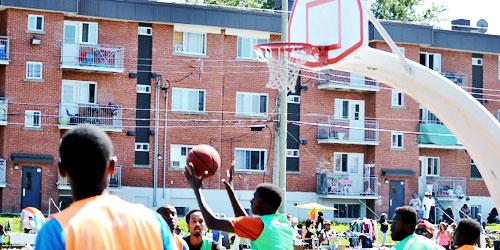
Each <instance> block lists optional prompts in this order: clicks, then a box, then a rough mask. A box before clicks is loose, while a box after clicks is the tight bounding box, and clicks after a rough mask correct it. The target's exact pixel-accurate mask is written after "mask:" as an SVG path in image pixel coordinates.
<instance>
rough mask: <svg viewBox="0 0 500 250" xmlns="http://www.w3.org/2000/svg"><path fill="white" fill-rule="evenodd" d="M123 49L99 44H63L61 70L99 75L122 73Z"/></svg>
mask: <svg viewBox="0 0 500 250" xmlns="http://www.w3.org/2000/svg"><path fill="white" fill-rule="evenodd" d="M123 59H124V48H123V47H120V46H109V45H101V44H64V45H63V46H62V50H61V68H62V69H70V70H81V71H89V72H101V73H123V72H124V70H125V69H124V64H123Z"/></svg>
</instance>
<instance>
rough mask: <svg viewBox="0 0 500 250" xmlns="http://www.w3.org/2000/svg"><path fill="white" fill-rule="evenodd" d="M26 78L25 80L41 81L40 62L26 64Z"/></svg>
mask: <svg viewBox="0 0 500 250" xmlns="http://www.w3.org/2000/svg"><path fill="white" fill-rule="evenodd" d="M26 78H27V79H35V80H41V79H42V63H41V62H26Z"/></svg>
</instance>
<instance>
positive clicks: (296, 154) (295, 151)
mask: <svg viewBox="0 0 500 250" xmlns="http://www.w3.org/2000/svg"><path fill="white" fill-rule="evenodd" d="M286 157H290V158H299V157H300V151H299V150H298V149H287V150H286Z"/></svg>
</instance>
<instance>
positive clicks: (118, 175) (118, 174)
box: [57, 166, 122, 190]
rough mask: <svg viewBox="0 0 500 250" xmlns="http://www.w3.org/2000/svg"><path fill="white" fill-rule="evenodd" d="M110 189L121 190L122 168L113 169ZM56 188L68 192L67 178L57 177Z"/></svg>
mask: <svg viewBox="0 0 500 250" xmlns="http://www.w3.org/2000/svg"><path fill="white" fill-rule="evenodd" d="M109 187H110V188H121V187H122V167H119V166H118V167H115V173H114V174H113V175H112V176H111V178H110V180H109ZM57 188H58V189H62V190H70V189H71V187H70V185H69V181H68V178H67V177H62V176H60V175H59V180H58V181H57Z"/></svg>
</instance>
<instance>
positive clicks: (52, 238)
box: [35, 219, 66, 250]
mask: <svg viewBox="0 0 500 250" xmlns="http://www.w3.org/2000/svg"><path fill="white" fill-rule="evenodd" d="M65 248H66V247H65V244H64V234H63V231H62V228H61V225H60V224H59V222H57V220H56V219H50V220H49V221H48V222H47V223H45V225H43V227H42V229H41V230H40V232H39V233H38V235H37V237H36V241H35V250H45V249H51V250H52V249H53V250H57V249H61V250H64V249H65Z"/></svg>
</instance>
